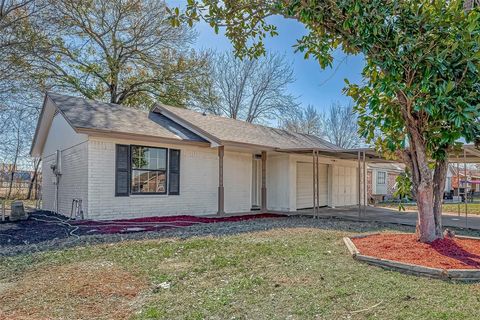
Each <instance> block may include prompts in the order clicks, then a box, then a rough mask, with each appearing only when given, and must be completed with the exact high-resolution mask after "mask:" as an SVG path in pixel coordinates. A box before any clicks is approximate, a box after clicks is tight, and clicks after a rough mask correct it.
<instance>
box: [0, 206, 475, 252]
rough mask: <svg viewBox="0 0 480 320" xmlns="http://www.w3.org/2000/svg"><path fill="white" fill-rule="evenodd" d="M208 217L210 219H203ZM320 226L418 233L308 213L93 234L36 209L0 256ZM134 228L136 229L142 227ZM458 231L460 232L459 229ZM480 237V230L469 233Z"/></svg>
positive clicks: (6, 235) (9, 233)
mask: <svg viewBox="0 0 480 320" xmlns="http://www.w3.org/2000/svg"><path fill="white" fill-rule="evenodd" d="M203 219H207V218H203ZM292 228H316V229H322V230H330V231H338V232H346V233H349V234H352V233H365V232H375V231H382V230H392V231H401V232H414V231H415V228H414V227H411V226H404V225H398V224H387V223H379V222H358V221H347V220H340V219H336V218H320V219H315V218H312V217H308V216H290V217H288V216H278V217H275V218H273V217H270V218H262V219H249V220H245V221H237V222H215V223H204V222H200V223H197V224H192V225H190V226H180V227H177V228H173V227H168V226H167V227H160V228H158V230H156V231H148V232H145V231H141V232H127V233H112V234H89V233H88V232H85V230H83V231H82V229H81V228H80V229H79V228H78V225H70V224H69V223H68V220H67V219H65V217H60V216H57V215H54V214H51V213H46V212H35V213H33V214H32V216H31V218H30V219H29V220H27V221H22V222H20V223H15V224H13V223H7V224H0V256H13V255H17V254H22V253H31V252H37V251H46V250H60V249H65V248H69V247H74V246H81V245H91V244H97V243H115V242H120V241H124V240H143V239H164V238H180V239H188V238H191V237H204V236H214V237H219V236H230V235H237V234H244V233H249V232H257V231H267V230H273V229H292ZM139 229H141V228H138V229H135V228H133V229H132V231H133V230H138V231H140V230H139ZM457 233H458V231H457ZM467 234H469V235H475V236H480V232H477V231H471V232H467Z"/></svg>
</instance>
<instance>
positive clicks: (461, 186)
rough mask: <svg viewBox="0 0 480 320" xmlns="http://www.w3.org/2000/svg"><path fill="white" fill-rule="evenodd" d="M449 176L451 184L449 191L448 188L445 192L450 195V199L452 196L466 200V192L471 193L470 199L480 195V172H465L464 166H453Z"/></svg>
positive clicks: (469, 170)
mask: <svg viewBox="0 0 480 320" xmlns="http://www.w3.org/2000/svg"><path fill="white" fill-rule="evenodd" d="M465 171H466V178H465ZM449 174H450V181H451V183H450V186H449V189H448V190H447V188H445V189H446V190H445V192H448V193H449V194H450V198H451V197H452V196H460V197H461V198H462V199H464V198H463V197H464V196H463V195H464V194H465V192H467V193H469V196H470V197H473V196H478V194H479V193H480V171H479V170H472V169H468V168H467V170H465V169H464V168H462V166H459V167H458V168H457V167H456V166H455V165H453V164H452V165H450V166H449ZM447 179H448V177H447Z"/></svg>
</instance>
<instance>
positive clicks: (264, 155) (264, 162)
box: [261, 151, 267, 212]
mask: <svg viewBox="0 0 480 320" xmlns="http://www.w3.org/2000/svg"><path fill="white" fill-rule="evenodd" d="M261 210H262V212H266V211H267V152H266V151H262V204H261Z"/></svg>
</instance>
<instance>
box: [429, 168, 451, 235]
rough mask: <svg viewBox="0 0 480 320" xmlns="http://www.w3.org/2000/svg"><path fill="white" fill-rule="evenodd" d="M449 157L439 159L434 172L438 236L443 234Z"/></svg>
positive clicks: (434, 210)
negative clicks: (443, 207) (444, 199)
mask: <svg viewBox="0 0 480 320" xmlns="http://www.w3.org/2000/svg"><path fill="white" fill-rule="evenodd" d="M447 170H448V161H447V159H443V160H437V161H436V163H435V171H434V173H433V197H434V198H433V215H434V218H435V232H436V234H437V236H438V237H442V236H443V229H442V204H443V193H444V190H445V181H446V180H447Z"/></svg>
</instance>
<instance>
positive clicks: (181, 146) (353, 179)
mask: <svg viewBox="0 0 480 320" xmlns="http://www.w3.org/2000/svg"><path fill="white" fill-rule="evenodd" d="M312 150H317V151H318V152H319V153H320V157H319V160H318V163H319V164H318V176H319V179H318V195H319V197H318V204H319V206H330V207H338V206H349V205H357V204H358V202H359V195H360V194H361V193H360V192H359V188H360V183H359V181H358V179H359V174H358V164H357V160H356V158H357V156H356V153H353V152H352V153H348V150H344V149H339V148H338V147H336V146H334V145H332V144H331V143H329V142H327V141H324V140H322V139H320V138H318V137H315V136H312V135H306V134H299V133H292V132H288V131H285V130H280V129H275V128H269V127H265V126H260V125H254V124H250V123H246V122H243V121H239V120H234V119H228V118H224V117H219V116H213V115H205V114H202V113H198V112H194V111H191V110H186V109H181V108H175V107H169V106H163V105H162V106H157V107H156V108H155V109H154V110H153V111H151V112H145V111H141V110H138V109H135V108H127V107H123V106H119V105H115V104H109V103H101V102H96V101H92V100H85V99H81V98H76V97H70V96H65V95H59V94H53V93H48V94H47V95H46V97H45V100H44V104H43V109H42V112H41V115H40V118H39V121H38V125H37V129H36V133H35V137H34V141H33V144H32V150H31V154H32V155H34V156H40V157H41V158H42V160H43V161H42V175H43V180H42V181H43V184H42V196H43V201H42V206H43V209H45V210H51V211H57V212H59V213H62V214H66V215H69V214H70V211H71V207H72V202H73V201H74V200H75V201H78V200H81V202H82V210H83V215H84V217H85V218H90V219H115V218H133V217H144V216H161V215H179V214H192V215H205V214H215V213H220V214H222V213H224V212H227V213H240V212H249V211H250V210H252V209H262V210H263V211H266V210H271V211H283V212H285V211H296V210H297V209H302V208H311V207H313V204H312V203H313V197H314V195H313V194H314V193H313V186H314V185H315V183H314V177H313V168H314V165H313V162H312V159H313V157H312V152H313V151H312ZM355 152H356V151H355ZM387 181H388V178H387ZM315 194H316V193H315Z"/></svg>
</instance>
